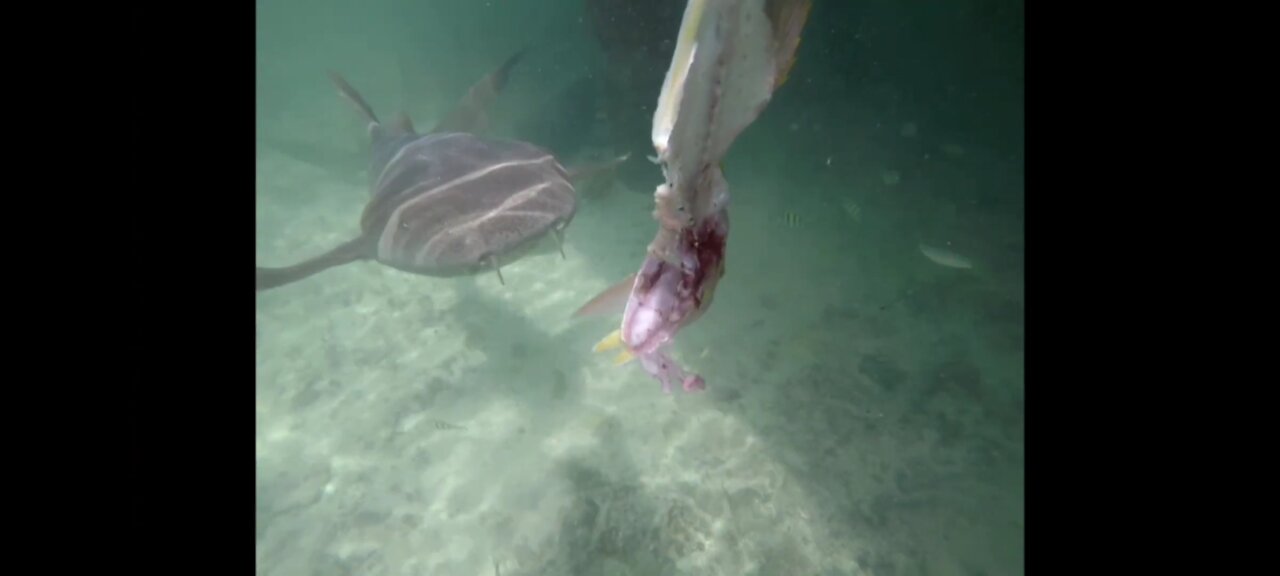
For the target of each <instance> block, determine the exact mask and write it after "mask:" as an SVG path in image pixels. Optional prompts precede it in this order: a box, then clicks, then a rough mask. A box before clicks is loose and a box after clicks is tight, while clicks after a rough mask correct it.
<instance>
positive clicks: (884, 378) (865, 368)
mask: <svg viewBox="0 0 1280 576" xmlns="http://www.w3.org/2000/svg"><path fill="white" fill-rule="evenodd" d="M858 372H860V373H862V375H864V376H866V377H868V378H870V379H871V380H872V381H874V382H875V383H876V384H878V385H880V387H881V388H883V389H884V390H885V391H886V392H892V391H893V390H894V389H895V388H897V387H898V385H899V384H902V383H903V382H905V381H906V379H907V373H906V372H904V371H903V370H902V368H900V367H899V366H898V365H897V364H895V363H894V362H893V361H892V360H890V359H888V358H886V357H884V356H882V355H880V354H872V355H870V356H864V357H863V358H862V361H861V362H859V363H858Z"/></svg>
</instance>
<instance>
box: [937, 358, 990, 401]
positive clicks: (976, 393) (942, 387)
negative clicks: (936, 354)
mask: <svg viewBox="0 0 1280 576" xmlns="http://www.w3.org/2000/svg"><path fill="white" fill-rule="evenodd" d="M932 374H933V376H932V381H931V386H930V392H931V393H934V394H936V393H938V392H946V393H949V394H951V395H953V396H956V397H957V398H958V399H968V400H972V401H974V402H979V403H981V402H982V398H983V393H982V371H981V370H979V369H978V367H977V366H974V365H973V363H972V362H969V361H968V360H965V359H962V358H953V359H951V360H948V361H946V362H943V363H942V364H939V365H938V367H937V368H935V369H934V370H933V371H932Z"/></svg>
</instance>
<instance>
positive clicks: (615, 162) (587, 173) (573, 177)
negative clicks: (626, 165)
mask: <svg viewBox="0 0 1280 576" xmlns="http://www.w3.org/2000/svg"><path fill="white" fill-rule="evenodd" d="M628 158H631V153H630V152H627V153H626V154H623V155H621V156H618V157H617V158H610V159H609V160H605V161H603V162H594V163H591V164H583V165H581V166H574V167H573V168H570V169H569V171H568V176H569V180H570V181H571V182H572V181H581V180H584V179H586V178H590V177H591V176H595V175H596V174H600V173H602V172H607V171H609V170H613V169H614V168H617V167H618V166H620V165H621V164H622V163H623V162H626V161H627V159H628Z"/></svg>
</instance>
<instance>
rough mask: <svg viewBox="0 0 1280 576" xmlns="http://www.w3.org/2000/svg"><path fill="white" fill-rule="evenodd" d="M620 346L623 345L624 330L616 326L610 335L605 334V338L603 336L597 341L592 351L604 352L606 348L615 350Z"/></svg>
mask: <svg viewBox="0 0 1280 576" xmlns="http://www.w3.org/2000/svg"><path fill="white" fill-rule="evenodd" d="M619 346H622V330H621V329H618V328H615V329H614V330H613V332H610V333H609V335H608V336H605V337H604V338H601V339H600V341H599V342H596V345H595V347H594V348H592V349H591V351H592V352H604V351H606V350H613V349H614V348H617V347H619Z"/></svg>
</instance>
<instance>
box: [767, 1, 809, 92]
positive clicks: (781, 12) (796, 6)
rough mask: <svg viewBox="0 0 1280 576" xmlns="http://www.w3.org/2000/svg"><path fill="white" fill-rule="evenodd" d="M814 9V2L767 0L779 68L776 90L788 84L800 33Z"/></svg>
mask: <svg viewBox="0 0 1280 576" xmlns="http://www.w3.org/2000/svg"><path fill="white" fill-rule="evenodd" d="M812 8H813V2H812V0H766V7H765V11H766V14H768V16H769V21H770V22H771V23H773V41H774V59H775V60H776V62H777V66H778V72H777V76H776V79H775V81H774V85H773V88H774V90H777V89H778V88H780V87H782V85H783V84H784V83H786V81H787V75H788V74H790V72H791V67H792V66H793V65H795V62H796V49H797V48H799V47H800V32H801V30H803V29H804V24H805V21H806V20H808V18H809V11H810V10H811V9H812Z"/></svg>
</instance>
